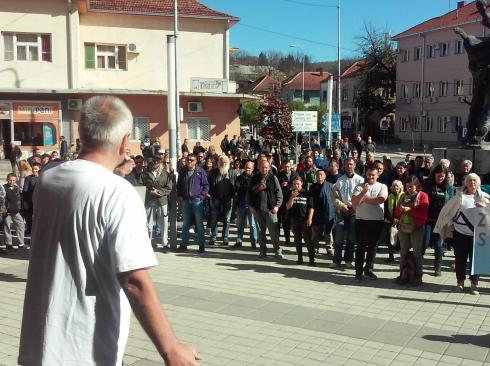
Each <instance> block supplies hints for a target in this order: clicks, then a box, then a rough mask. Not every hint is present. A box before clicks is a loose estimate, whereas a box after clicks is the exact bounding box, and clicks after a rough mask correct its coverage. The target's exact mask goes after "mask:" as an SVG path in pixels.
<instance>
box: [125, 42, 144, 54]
mask: <svg viewBox="0 0 490 366" xmlns="http://www.w3.org/2000/svg"><path fill="white" fill-rule="evenodd" d="M142 51H143V46H142V45H140V44H137V43H128V52H129V53H140V52H142Z"/></svg>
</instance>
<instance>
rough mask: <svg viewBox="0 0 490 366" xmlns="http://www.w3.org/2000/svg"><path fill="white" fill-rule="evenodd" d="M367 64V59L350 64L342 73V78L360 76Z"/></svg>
mask: <svg viewBox="0 0 490 366" xmlns="http://www.w3.org/2000/svg"><path fill="white" fill-rule="evenodd" d="M366 66H367V61H365V60H359V61H356V62H354V63H353V64H352V65H350V66H349V67H348V68H347V69H345V71H344V72H343V73H342V74H341V75H340V77H341V78H342V79H347V78H353V77H356V76H359V75H360V74H362V73H363V72H364V69H365V68H366Z"/></svg>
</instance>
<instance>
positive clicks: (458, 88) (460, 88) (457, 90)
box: [454, 80, 464, 95]
mask: <svg viewBox="0 0 490 366" xmlns="http://www.w3.org/2000/svg"><path fill="white" fill-rule="evenodd" d="M463 94H464V83H463V80H455V81H454V95H463Z"/></svg>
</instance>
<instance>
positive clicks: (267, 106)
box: [258, 87, 293, 146]
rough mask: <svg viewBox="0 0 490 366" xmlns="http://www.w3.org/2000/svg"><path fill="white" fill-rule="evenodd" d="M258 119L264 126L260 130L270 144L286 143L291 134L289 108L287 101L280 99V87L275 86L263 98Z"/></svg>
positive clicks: (291, 126) (280, 144)
mask: <svg viewBox="0 0 490 366" xmlns="http://www.w3.org/2000/svg"><path fill="white" fill-rule="evenodd" d="M258 112H259V116H260V117H259V120H260V121H263V123H264V127H262V129H261V130H260V133H259V134H260V136H262V137H263V138H264V139H265V140H266V141H268V142H269V143H270V145H271V146H272V145H277V146H282V145H287V144H288V142H289V140H290V139H291V137H292V136H293V125H292V121H291V110H290V109H289V107H288V105H287V103H285V102H284V101H283V100H282V99H281V93H280V89H279V88H278V87H275V88H273V89H272V90H271V92H270V93H269V94H267V95H266V96H265V98H264V103H263V104H262V105H261V106H260V107H259V111H258Z"/></svg>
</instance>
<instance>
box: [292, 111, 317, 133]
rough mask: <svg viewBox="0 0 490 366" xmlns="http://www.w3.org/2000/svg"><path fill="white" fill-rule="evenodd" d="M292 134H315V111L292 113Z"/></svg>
mask: <svg viewBox="0 0 490 366" xmlns="http://www.w3.org/2000/svg"><path fill="white" fill-rule="evenodd" d="M292 118H293V132H316V131H318V127H317V124H318V112H317V111H307V112H306V111H294V112H293V116H292Z"/></svg>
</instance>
